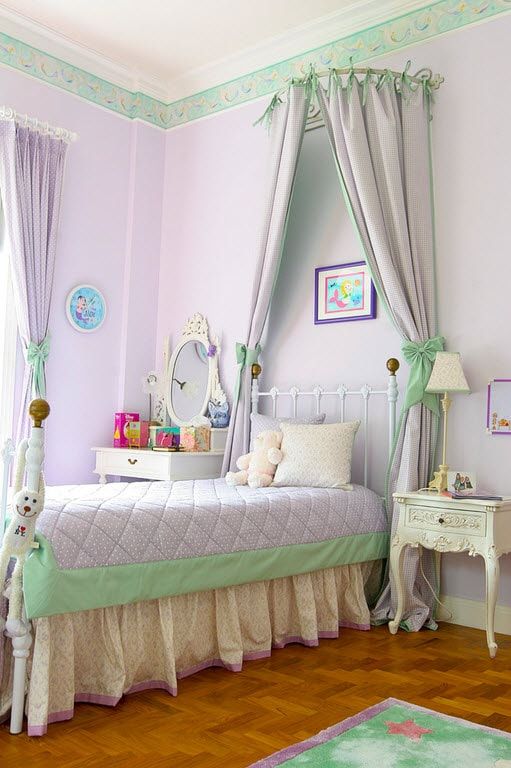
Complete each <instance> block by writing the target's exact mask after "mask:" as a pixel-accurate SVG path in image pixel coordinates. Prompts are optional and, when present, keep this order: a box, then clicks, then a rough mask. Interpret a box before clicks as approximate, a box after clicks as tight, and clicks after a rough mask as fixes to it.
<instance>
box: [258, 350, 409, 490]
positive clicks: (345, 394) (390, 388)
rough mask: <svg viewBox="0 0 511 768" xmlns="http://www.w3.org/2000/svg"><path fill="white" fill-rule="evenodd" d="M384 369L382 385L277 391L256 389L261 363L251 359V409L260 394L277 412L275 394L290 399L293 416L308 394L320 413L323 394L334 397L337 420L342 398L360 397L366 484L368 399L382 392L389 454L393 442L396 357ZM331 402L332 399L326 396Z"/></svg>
mask: <svg viewBox="0 0 511 768" xmlns="http://www.w3.org/2000/svg"><path fill="white" fill-rule="evenodd" d="M386 365H387V370H388V371H389V381H388V384H387V388H386V389H373V388H372V387H370V386H369V385H368V384H364V385H363V386H362V387H361V388H360V389H348V387H347V386H346V385H345V384H340V385H339V386H338V387H337V389H335V390H331V391H329V390H325V389H323V388H322V387H320V386H316V387H313V389H311V390H309V391H301V390H300V389H298V387H291V388H290V389H288V390H286V391H280V390H279V389H278V388H277V387H272V388H271V389H270V390H268V391H267V392H260V391H259V375H260V374H261V370H262V369H261V366H260V365H258V364H257V363H255V364H254V365H253V366H252V413H257V412H258V409H259V399H260V398H271V400H272V415H273V416H277V411H278V401H279V398H284V399H286V398H291V403H292V415H293V417H296V416H297V414H298V400H299V399H303V398H308V399H309V400H310V399H311V398H312V399H313V402H314V401H315V410H316V413H317V414H319V413H321V406H322V403H323V402H324V400H325V398H334V401H335V400H337V404H338V407H339V421H344V420H345V416H346V400H347V398H357V397H360V398H362V401H363V408H364V413H363V419H362V422H363V423H362V429H363V435H364V485H365V486H367V478H368V453H369V450H368V449H369V439H368V438H369V401H370V399H371V398H372V397H381V396H384V397H386V398H387V402H388V419H389V429H388V442H389V457H390V455H391V452H392V446H393V442H394V434H395V431H396V407H397V398H398V394H399V393H398V386H397V380H396V373H397V371H398V370H399V360H396V358H395V357H391V358H390V359H389V360H387V364H386ZM330 402H332V400H330Z"/></svg>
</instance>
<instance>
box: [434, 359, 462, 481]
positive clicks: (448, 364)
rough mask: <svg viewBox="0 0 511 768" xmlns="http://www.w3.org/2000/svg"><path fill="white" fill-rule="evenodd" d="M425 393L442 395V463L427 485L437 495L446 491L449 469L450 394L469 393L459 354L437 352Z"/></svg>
mask: <svg viewBox="0 0 511 768" xmlns="http://www.w3.org/2000/svg"><path fill="white" fill-rule="evenodd" d="M425 391H426V392H431V393H436V394H443V397H442V400H441V402H442V410H443V412H444V437H443V446H442V463H441V464H440V466H439V468H438V472H435V473H434V475H433V480H432V481H431V482H430V483H429V486H428V487H429V488H431V490H436V491H438V493H441V492H442V491H445V490H446V489H447V470H448V469H449V467H448V466H447V464H446V459H445V455H446V451H447V414H448V411H449V408H450V405H451V402H452V400H451V398H450V397H449V393H450V392H462V393H464V394H469V393H470V387H469V386H468V384H467V380H466V378H465V374H464V373H463V368H462V367H461V360H460V354H459V352H437V353H436V357H435V362H434V364H433V370H432V371H431V376H430V377H429V381H428V383H427V386H426V390H425Z"/></svg>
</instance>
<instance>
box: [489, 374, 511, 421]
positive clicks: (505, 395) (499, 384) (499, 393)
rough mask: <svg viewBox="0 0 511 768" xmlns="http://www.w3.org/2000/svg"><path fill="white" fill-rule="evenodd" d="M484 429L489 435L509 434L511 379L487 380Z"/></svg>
mask: <svg viewBox="0 0 511 768" xmlns="http://www.w3.org/2000/svg"><path fill="white" fill-rule="evenodd" d="M486 431H487V432H489V433H490V434H491V435H511V379H492V380H491V381H490V382H488V396H487V401H486Z"/></svg>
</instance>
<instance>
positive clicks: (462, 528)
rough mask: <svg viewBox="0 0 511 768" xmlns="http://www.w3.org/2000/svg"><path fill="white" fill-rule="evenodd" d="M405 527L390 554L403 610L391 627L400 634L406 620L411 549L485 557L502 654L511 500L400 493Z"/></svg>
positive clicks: (490, 629) (489, 628) (490, 618)
mask: <svg viewBox="0 0 511 768" xmlns="http://www.w3.org/2000/svg"><path fill="white" fill-rule="evenodd" d="M394 499H395V500H396V501H397V502H398V503H399V522H398V527H397V529H396V533H395V535H394V537H393V539H392V544H391V549H390V568H391V571H392V575H393V577H394V582H395V585H396V592H397V611H396V616H395V618H394V619H393V621H391V622H389V631H390V632H391V634H393V635H395V634H396V632H397V630H398V627H399V622H400V621H401V618H402V616H403V611H404V606H405V588H404V583H403V554H404V549H405V547H406V546H411V547H419V546H421V547H426V548H427V549H433V550H435V551H436V552H468V554H469V555H471V556H472V557H475V556H476V555H480V556H481V557H482V558H483V559H484V562H485V566H486V638H487V642H488V649H489V652H490V656H491V658H494V657H495V655H496V653H497V643H496V642H495V633H494V619H495V604H496V602H497V595H498V590H499V557H500V556H501V555H504V554H506V553H507V552H511V497H506V498H505V499H504V500H503V501H483V500H477V499H470V498H468V497H467V498H466V499H450V498H448V497H447V496H441V495H437V494H436V493H395V494H394Z"/></svg>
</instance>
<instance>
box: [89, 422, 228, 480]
mask: <svg viewBox="0 0 511 768" xmlns="http://www.w3.org/2000/svg"><path fill="white" fill-rule="evenodd" d="M226 438H227V428H225V429H212V430H211V445H212V450H211V451H198V452H192V451H178V452H170V451H153V450H152V449H151V448H112V447H107V446H102V447H99V448H92V450H93V451H94V452H95V453H96V467H95V469H94V472H95V473H96V474H97V475H99V482H100V483H106V481H107V475H113V476H120V477H138V478H139V479H141V480H204V479H209V478H215V477H220V474H221V471H222V462H223V458H224V448H225V442H226Z"/></svg>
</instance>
